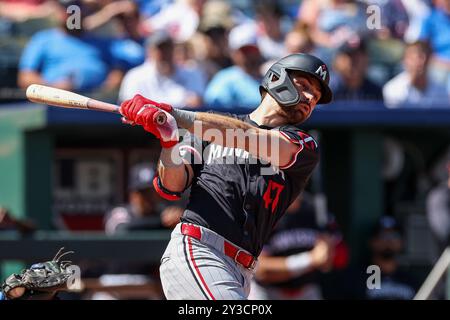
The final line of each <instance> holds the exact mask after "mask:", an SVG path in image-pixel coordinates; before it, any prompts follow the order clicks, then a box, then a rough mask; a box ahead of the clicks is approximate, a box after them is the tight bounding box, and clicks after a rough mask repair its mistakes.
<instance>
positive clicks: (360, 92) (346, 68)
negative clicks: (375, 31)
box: [330, 37, 383, 101]
mask: <svg viewBox="0 0 450 320" xmlns="http://www.w3.org/2000/svg"><path fill="white" fill-rule="evenodd" d="M368 60H369V58H368V55H367V49H366V43H365V41H363V40H362V39H361V38H359V37H354V38H352V39H350V40H348V41H346V42H345V43H344V44H343V45H342V46H341V47H340V48H339V49H338V52H337V53H336V57H335V58H334V63H333V68H334V71H335V74H334V77H331V79H332V81H331V84H330V86H331V88H332V90H333V98H334V100H347V101H360V100H381V99H382V98H383V95H382V91H381V88H380V87H379V86H378V85H376V84H375V83H373V82H372V81H371V80H369V79H368V77H367V66H368Z"/></svg>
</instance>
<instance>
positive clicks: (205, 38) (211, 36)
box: [193, 0, 235, 81]
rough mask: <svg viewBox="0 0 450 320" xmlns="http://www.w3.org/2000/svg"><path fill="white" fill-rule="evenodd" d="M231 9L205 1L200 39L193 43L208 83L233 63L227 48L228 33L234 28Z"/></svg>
mask: <svg viewBox="0 0 450 320" xmlns="http://www.w3.org/2000/svg"><path fill="white" fill-rule="evenodd" d="M234 20H235V19H234V17H233V12H232V7H231V5H230V4H229V3H227V2H225V1H220V0H212V1H207V2H206V3H205V5H204V7H203V13H202V17H201V21H200V26H199V33H198V35H199V36H200V37H197V39H195V40H197V41H195V43H194V48H193V49H194V51H195V55H196V57H197V58H198V59H199V60H201V65H202V68H203V71H204V72H205V73H206V76H207V79H208V81H209V80H211V78H212V77H213V76H214V75H215V74H216V73H217V72H219V71H220V70H222V69H225V68H228V67H231V65H232V64H233V62H232V61H231V58H230V50H229V48H228V32H229V31H230V29H231V28H232V27H233V26H234V24H235V21H234Z"/></svg>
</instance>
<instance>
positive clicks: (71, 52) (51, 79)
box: [18, 0, 123, 91]
mask: <svg viewBox="0 0 450 320" xmlns="http://www.w3.org/2000/svg"><path fill="white" fill-rule="evenodd" d="M77 3H78V2H77V1H69V0H59V1H58V5H57V6H56V8H57V10H56V11H55V17H56V18H57V19H58V22H59V27H58V28H55V29H48V30H43V31H40V32H38V33H36V34H35V35H34V36H33V37H32V38H31V40H30V42H29V43H28V44H27V46H26V48H25V50H24V52H23V54H22V57H21V60H20V65H19V74H18V84H19V86H20V87H22V88H26V87H28V86H29V85H30V84H33V83H37V84H47V85H51V86H53V87H57V88H61V89H66V90H74V91H92V90H94V89H95V90H99V89H102V90H115V89H117V88H118V87H119V85H120V82H121V80H122V77H123V71H122V70H121V69H120V68H119V66H118V65H117V61H116V60H115V57H114V56H113V55H112V52H111V42H110V41H109V40H105V39H99V38H96V37H93V36H91V35H90V34H89V33H87V32H84V31H83V29H82V28H81V26H80V28H73V29H69V28H68V27H67V24H66V19H67V17H68V14H67V12H66V8H67V6H69V5H72V4H77Z"/></svg>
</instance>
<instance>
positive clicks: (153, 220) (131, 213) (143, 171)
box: [105, 164, 182, 234]
mask: <svg viewBox="0 0 450 320" xmlns="http://www.w3.org/2000/svg"><path fill="white" fill-rule="evenodd" d="M154 176H155V168H154V167H153V166H152V165H150V164H137V165H135V166H134V167H133V168H131V171H130V176H129V184H128V204H126V205H124V206H118V207H115V208H113V209H112V210H111V211H110V212H109V213H108V214H107V215H106V217H105V231H106V233H107V234H114V233H117V232H123V231H133V230H152V229H163V228H171V227H173V226H174V225H175V224H176V223H178V222H179V219H180V217H181V214H182V208H179V207H176V206H173V207H167V205H166V204H165V203H164V200H163V199H162V198H161V197H160V196H159V195H158V194H157V192H156V191H155V189H154V188H153V178H154ZM163 217H164V218H163Z"/></svg>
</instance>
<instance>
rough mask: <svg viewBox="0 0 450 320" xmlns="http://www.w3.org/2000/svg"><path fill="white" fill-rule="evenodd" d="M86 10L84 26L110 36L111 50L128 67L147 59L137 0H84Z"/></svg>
mask: <svg viewBox="0 0 450 320" xmlns="http://www.w3.org/2000/svg"><path fill="white" fill-rule="evenodd" d="M85 7H87V8H88V9H85V11H87V12H86V13H85V15H86V16H85V18H84V19H83V28H84V29H85V30H87V31H89V32H91V33H93V34H95V35H97V36H99V37H106V38H111V40H112V48H111V50H112V52H113V55H114V56H115V57H116V58H117V60H118V64H120V65H121V67H122V69H123V70H125V71H127V70H129V69H131V68H134V67H137V66H138V65H140V64H142V63H143V62H144V60H145V48H144V42H145V35H144V32H143V30H142V28H141V16H140V12H139V7H138V4H137V3H136V2H134V1H131V0H117V1H113V0H103V1H93V0H84V1H83V8H85Z"/></svg>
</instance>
